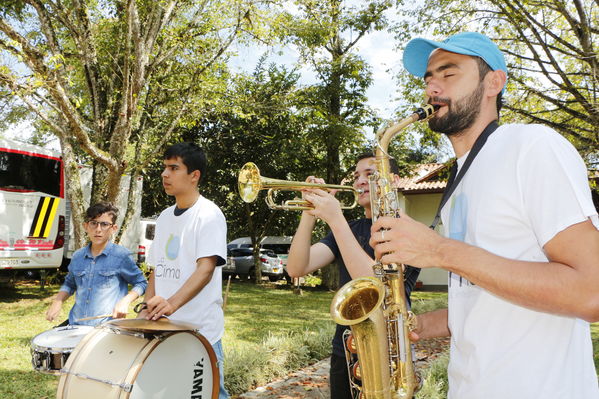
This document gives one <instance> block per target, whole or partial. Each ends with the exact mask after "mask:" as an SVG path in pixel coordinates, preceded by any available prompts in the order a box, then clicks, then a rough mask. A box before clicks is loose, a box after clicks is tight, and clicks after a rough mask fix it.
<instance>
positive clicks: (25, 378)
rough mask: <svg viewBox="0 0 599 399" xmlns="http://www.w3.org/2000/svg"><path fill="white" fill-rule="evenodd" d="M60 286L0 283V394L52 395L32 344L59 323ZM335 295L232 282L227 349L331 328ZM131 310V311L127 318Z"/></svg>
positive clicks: (5, 397)
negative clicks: (53, 309)
mask: <svg viewBox="0 0 599 399" xmlns="http://www.w3.org/2000/svg"><path fill="white" fill-rule="evenodd" d="M58 288H59V286H58V285H52V286H49V287H46V290H45V291H41V290H40V288H39V285H38V284H36V283H34V282H31V283H19V284H17V285H16V286H12V287H11V286H7V285H2V286H0V398H2V399H42V398H55V397H56V388H57V385H58V377H56V376H53V375H46V374H42V373H39V372H36V371H34V370H33V368H32V366H31V354H30V343H31V339H32V338H33V337H35V336H36V335H37V334H39V333H41V332H43V331H46V330H49V329H51V328H52V327H53V326H54V325H55V324H57V323H50V322H48V321H46V320H45V317H44V315H45V312H46V309H47V308H48V306H49V305H50V302H51V299H52V297H53V296H54V295H55V294H56V292H57V290H58ZM332 297H333V293H331V292H326V291H310V290H304V291H303V295H301V296H298V295H294V294H293V293H292V291H291V290H290V289H288V288H286V287H285V286H272V285H270V286H268V287H258V286H255V285H253V284H251V283H249V282H247V283H245V282H240V281H234V282H232V283H231V286H230V290H229V296H228V299H227V308H226V313H225V320H226V325H225V336H224V338H223V346H224V348H225V353H227V354H228V353H230V352H235V351H250V352H251V351H252V350H256V349H257V348H258V347H259V345H260V344H261V343H262V342H263V341H264V340H266V339H267V338H268V337H269V336H272V335H285V334H288V333H289V332H302V331H305V330H314V331H318V330H319V329H322V328H328V327H331V326H332V321H331V320H330V316H329V313H328V309H329V305H330V302H331V299H332ZM72 303H73V298H69V300H68V301H67V302H66V303H65V304H64V305H63V310H62V314H61V316H60V317H59V320H60V321H62V320H64V319H66V318H67V316H68V311H69V310H70V308H71V306H72ZM133 315H134V313H133V312H132V311H130V314H129V317H133Z"/></svg>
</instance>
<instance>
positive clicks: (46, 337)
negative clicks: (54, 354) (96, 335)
mask: <svg viewBox="0 0 599 399" xmlns="http://www.w3.org/2000/svg"><path fill="white" fill-rule="evenodd" d="M93 329H94V327H92V326H65V327H57V328H53V329H52V330H48V331H44V332H43V333H40V334H38V335H36V336H35V337H34V338H33V339H32V340H31V346H32V347H33V348H34V349H44V350H50V351H51V350H59V351H60V350H64V349H72V348H74V347H76V346H77V344H78V343H79V341H81V340H82V339H83V337H85V336H86V335H87V333H89V332H90V331H91V330H93Z"/></svg>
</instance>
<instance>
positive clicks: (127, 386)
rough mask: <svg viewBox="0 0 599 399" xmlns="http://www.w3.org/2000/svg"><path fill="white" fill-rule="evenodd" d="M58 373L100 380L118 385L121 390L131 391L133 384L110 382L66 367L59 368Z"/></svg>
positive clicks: (114, 385)
mask: <svg viewBox="0 0 599 399" xmlns="http://www.w3.org/2000/svg"><path fill="white" fill-rule="evenodd" d="M60 373H61V374H70V375H74V376H75V377H79V378H83V379H85V380H92V381H96V382H101V383H103V384H107V385H112V386H113V387H119V388H121V389H122V390H123V391H125V392H128V393H129V392H131V390H132V389H133V385H132V384H119V383H117V382H112V381H109V380H103V379H101V378H95V377H92V376H89V375H87V374H83V373H75V372H73V371H71V370H69V369H66V368H61V369H60Z"/></svg>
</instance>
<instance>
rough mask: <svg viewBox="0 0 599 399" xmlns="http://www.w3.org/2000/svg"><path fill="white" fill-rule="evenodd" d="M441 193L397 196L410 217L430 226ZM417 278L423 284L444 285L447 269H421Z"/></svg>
mask: <svg viewBox="0 0 599 399" xmlns="http://www.w3.org/2000/svg"><path fill="white" fill-rule="evenodd" d="M441 195H442V193H436V194H411V195H407V196H404V195H402V194H400V195H399V196H400V204H401V206H402V208H403V209H405V211H406V213H407V214H408V215H409V216H410V217H411V218H412V219H415V220H418V221H419V222H422V223H424V224H426V225H427V226H430V224H431V223H432V222H433V219H434V218H435V213H436V212H437V207H438V206H439V202H440V201H441ZM418 280H420V281H422V284H424V285H425V286H426V285H435V286H446V285H447V271H446V270H443V269H439V268H431V269H423V270H422V271H421V272H420V276H419V277H418Z"/></svg>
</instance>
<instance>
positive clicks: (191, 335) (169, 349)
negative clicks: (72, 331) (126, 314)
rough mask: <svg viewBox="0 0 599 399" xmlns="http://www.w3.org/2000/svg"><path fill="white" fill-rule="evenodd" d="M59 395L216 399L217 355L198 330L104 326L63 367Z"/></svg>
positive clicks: (68, 398) (74, 398) (65, 398)
mask: <svg viewBox="0 0 599 399" xmlns="http://www.w3.org/2000/svg"><path fill="white" fill-rule="evenodd" d="M61 373H62V375H61V377H60V381H59V382H58V392H57V399H82V398H85V399H117V398H118V399H150V398H151V399H177V398H186V399H216V398H217V397H218V390H219V374H218V368H217V359H216V355H215V354H214V350H213V349H212V346H211V345H210V343H209V342H208V340H207V339H206V338H204V337H203V336H202V335H201V334H198V333H196V332H193V331H177V332H166V333H150V334H148V333H143V332H135V331H129V330H121V329H118V328H115V327H106V326H100V327H97V328H96V329H95V331H92V332H91V333H89V334H88V335H87V336H86V337H85V338H84V339H83V340H82V341H81V342H80V344H79V345H78V346H77V348H76V349H75V350H74V351H73V352H72V353H71V356H69V358H68V360H67V363H66V364H65V366H64V367H63V369H62V370H61Z"/></svg>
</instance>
